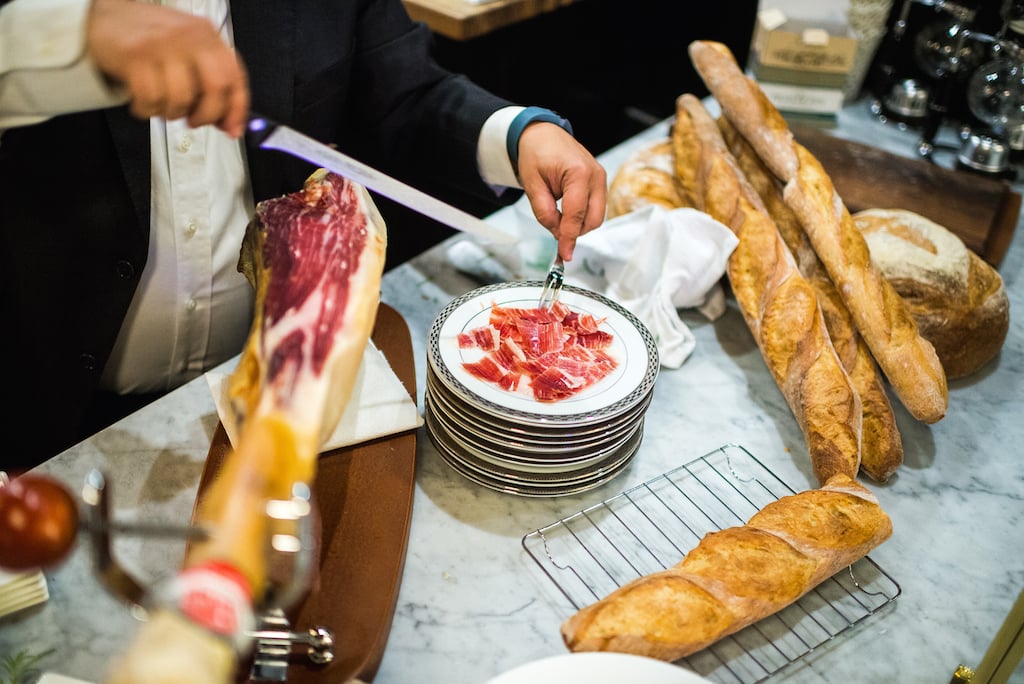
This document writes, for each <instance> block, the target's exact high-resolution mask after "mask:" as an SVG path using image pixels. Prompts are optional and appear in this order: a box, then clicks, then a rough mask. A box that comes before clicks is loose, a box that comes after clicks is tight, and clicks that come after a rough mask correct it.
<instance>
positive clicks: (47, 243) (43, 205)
mask: <svg viewBox="0 0 1024 684" xmlns="http://www.w3.org/2000/svg"><path fill="white" fill-rule="evenodd" d="M232 20H233V27H234V37H235V44H236V46H237V49H238V51H239V53H240V54H241V55H242V57H243V59H244V61H245V64H246V67H247V69H248V71H249V78H250V83H251V88H252V109H253V111H256V112H259V113H261V114H263V115H265V116H268V117H271V118H273V119H275V120H277V121H280V122H281V123H285V124H288V125H290V126H292V127H294V128H297V129H299V130H301V131H303V132H305V133H307V134H309V135H311V136H313V137H315V138H317V139H319V140H322V141H327V142H333V143H336V144H337V145H338V146H339V148H341V149H343V150H346V151H348V152H350V153H351V154H353V155H354V156H357V157H360V158H362V159H363V160H365V161H367V162H369V163H371V164H373V165H375V166H377V167H379V168H381V169H382V170H384V171H387V172H390V173H393V174H395V175H398V176H401V177H404V178H405V179H406V180H408V181H410V182H414V183H416V184H418V185H420V186H421V187H424V189H427V190H428V191H429V190H432V189H433V188H435V187H437V185H436V184H439V183H440V184H449V185H457V186H460V187H461V188H463V189H470V190H473V191H477V192H479V193H487V192H489V191H488V190H487V188H486V186H485V185H484V184H483V182H482V181H481V180H480V178H479V175H478V172H477V168H476V162H475V159H476V157H475V155H476V140H477V135H478V133H479V130H480V127H481V125H482V124H483V121H484V120H485V119H486V117H487V116H488V115H490V114H491V113H492V112H494V111H495V110H496V109H497V108H499V107H501V106H504V105H507V104H509V103H508V102H506V101H504V100H502V99H499V98H497V97H494V96H493V95H490V94H489V93H487V92H485V91H483V90H482V89H479V88H477V87H476V86H474V85H473V84H471V83H470V82H469V81H467V80H466V79H464V78H462V77H459V76H454V75H452V74H450V73H447V72H445V71H443V70H442V69H441V68H439V67H438V66H437V65H436V63H434V62H433V61H432V60H431V59H430V58H429V57H428V55H429V50H430V45H431V40H432V37H431V34H430V32H429V31H428V30H427V29H426V27H424V26H423V25H418V24H414V23H413V22H411V21H410V19H409V17H408V15H407V14H406V13H405V10H404V8H403V6H402V4H401V2H400V0H244V1H240V2H235V3H233V7H232ZM248 162H249V168H250V175H251V179H252V185H253V191H254V195H255V198H256V200H257V201H259V200H260V199H264V198H267V197H272V196H277V195H281V194H284V193H287V192H292V191H294V190H297V189H298V188H299V187H301V185H302V181H303V180H304V179H305V177H306V176H307V175H308V174H309V173H310V171H311V170H312V167H310V166H309V165H307V164H305V163H304V162H299V161H297V160H294V159H291V158H288V157H285V156H284V155H281V154H279V153H272V152H264V151H260V150H255V151H254V150H250V151H249V158H248ZM149 201H150V177H149V128H148V123H147V122H144V121H137V120H134V119H133V118H132V117H131V116H130V115H129V114H128V112H127V110H126V109H125V108H117V109H112V110H106V111H98V112H97V111H94V112H83V113H78V114H72V115H67V116H61V117H57V118H54V119H51V120H49V121H47V122H44V123H42V124H39V125H36V126H29V127H24V128H19V129H12V130H9V131H7V132H6V133H4V136H3V140H2V142H0V307H2V309H0V310H2V313H3V323H2V324H0V325H2V327H3V329H2V332H0V351H2V356H0V358H3V359H6V360H7V366H6V373H5V377H4V383H3V385H4V394H6V397H5V398H6V402H5V405H6V406H7V407H13V408H8V409H7V410H5V411H4V413H3V416H4V419H3V426H2V427H3V451H2V452H0V468H3V467H7V468H11V469H15V468H17V466H18V465H19V464H27V463H33V462H37V461H39V460H42V459H44V458H47V457H49V456H50V455H52V454H53V453H55V452H56V451H58V450H60V449H63V448H65V447H67V446H69V445H70V444H73V443H74V442H75V441H77V440H79V439H81V438H82V437H83V435H82V434H80V433H79V425H80V421H81V419H82V415H83V412H84V411H85V409H86V407H87V405H88V403H89V401H90V398H91V397H92V395H93V392H94V391H95V388H96V385H97V382H98V380H99V377H100V375H101V373H102V370H103V365H104V363H106V360H107V358H108V356H109V354H110V351H111V348H112V346H113V343H114V340H115V339H116V336H117V333H118V330H119V328H120V325H121V322H122V320H123V317H124V315H125V312H126V310H127V308H128V305H129V302H130V301H131V298H132V294H133V293H134V291H135V287H136V285H137V284H138V281H139V276H140V274H141V273H142V270H143V267H144V266H145V263H146V257H147V251H148V247H149V244H148V243H149V227H150V219H149ZM385 219H386V217H385ZM242 228H243V227H240V228H239V232H238V235H239V239H241V234H242ZM400 239H401V237H400V236H394V235H393V236H392V240H400Z"/></svg>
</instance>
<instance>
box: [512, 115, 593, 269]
mask: <svg viewBox="0 0 1024 684" xmlns="http://www.w3.org/2000/svg"><path fill="white" fill-rule="evenodd" d="M519 180H520V181H521V182H522V184H523V189H524V190H525V191H526V196H527V197H528V198H529V200H530V207H531V208H532V209H533V213H534V215H535V216H536V217H537V220H538V221H539V222H540V224H541V225H542V226H544V227H545V228H547V229H548V230H550V231H551V233H552V235H554V236H555V237H556V238H558V253H559V254H561V255H562V258H563V259H565V260H566V261H569V260H570V259H571V258H572V253H573V249H574V248H575V247H576V238H578V237H579V236H580V235H583V234H584V233H586V232H587V231H589V230H592V229H594V228H596V227H598V226H599V225H601V223H602V222H603V221H604V216H605V200H606V194H607V190H608V188H607V177H606V174H605V170H604V167H602V166H601V165H600V164H599V163H598V162H597V160H596V159H594V157H593V156H592V155H591V154H590V153H589V152H588V151H587V150H586V148H584V147H583V146H582V145H580V144H579V143H578V142H577V141H576V139H575V138H573V137H572V136H571V135H569V134H568V133H566V132H565V131H564V130H562V128H561V127H559V126H557V125H555V124H552V123H547V122H537V123H532V124H530V125H529V126H527V127H526V128H525V129H524V130H523V134H522V135H521V136H520V138H519ZM559 199H561V200H562V210H561V211H559V210H558V206H557V205H556V201H557V200H559Z"/></svg>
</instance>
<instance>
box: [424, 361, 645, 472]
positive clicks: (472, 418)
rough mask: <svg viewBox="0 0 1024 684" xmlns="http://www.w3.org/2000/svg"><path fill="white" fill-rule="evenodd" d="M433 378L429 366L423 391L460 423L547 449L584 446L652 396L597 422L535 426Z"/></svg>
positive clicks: (633, 416)
mask: <svg viewBox="0 0 1024 684" xmlns="http://www.w3.org/2000/svg"><path fill="white" fill-rule="evenodd" d="M436 378H437V376H436V375H435V374H434V372H433V371H432V370H431V369H430V368H429V367H428V368H427V382H426V390H425V392H426V393H427V394H429V395H430V396H431V397H433V398H434V399H436V400H437V404H438V407H439V408H444V409H445V411H446V413H448V414H449V415H450V416H452V417H453V418H455V419H457V421H458V422H459V423H460V424H465V425H470V426H472V428H474V429H475V430H477V431H478V432H479V431H484V432H485V433H486V435H487V436H489V437H491V438H497V439H501V440H510V441H512V442H514V443H517V444H518V443H521V444H523V445H524V448H525V445H533V446H535V447H537V449H538V450H539V451H549V452H550V451H551V449H552V447H556V448H559V449H560V448H563V447H569V446H586V445H589V444H592V443H594V442H597V441H600V440H603V439H606V438H607V436H608V435H609V434H610V433H612V432H615V431H616V430H618V429H620V428H622V426H623V425H625V424H626V423H633V422H635V421H636V420H637V419H638V417H639V416H640V414H642V413H644V412H646V411H647V407H648V406H649V405H650V403H651V400H652V398H653V397H654V394H653V392H652V393H649V394H648V395H647V396H646V397H641V399H640V402H639V403H638V404H637V405H636V406H634V407H631V408H629V409H627V410H625V411H624V412H622V413H620V414H618V415H615V416H610V417H607V418H606V419H605V420H603V421H600V422H590V423H588V424H586V425H573V424H569V423H566V424H559V425H554V426H545V427H538V426H533V425H527V424H524V423H520V422H515V421H510V420H502V419H501V418H498V417H496V416H492V415H490V414H488V413H486V412H484V411H479V410H477V409H476V408H474V406H473V405H472V404H471V403H469V402H467V401H464V400H462V399H459V398H458V397H457V396H455V395H454V394H452V392H451V390H449V389H448V388H446V387H445V386H444V384H443V383H442V382H441V381H440V380H437V379H436Z"/></svg>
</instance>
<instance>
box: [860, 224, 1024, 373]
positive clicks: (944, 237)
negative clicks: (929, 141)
mask: <svg viewBox="0 0 1024 684" xmlns="http://www.w3.org/2000/svg"><path fill="white" fill-rule="evenodd" d="M853 218H854V222H855V223H856V225H857V228H859V229H860V231H861V234H862V235H863V236H864V239H865V241H866V242H867V243H868V249H869V250H870V251H871V261H872V263H873V264H874V265H875V266H876V267H877V268H878V269H879V270H880V271H881V272H882V274H883V275H884V276H885V278H886V279H887V280H888V281H889V282H890V283H891V284H892V286H893V288H894V289H895V290H896V292H898V293H899V294H900V296H901V297H902V298H903V300H904V301H905V302H906V303H907V306H908V307H909V309H910V312H911V314H912V315H913V317H914V319H915V320H916V321H917V325H918V328H919V330H920V332H921V335H922V336H923V337H924V338H925V339H926V340H928V341H929V342H931V343H932V346H934V347H935V352H936V353H937V354H938V356H939V360H940V361H941V362H942V367H943V369H944V370H945V371H946V376H947V377H950V378H961V377H964V376H965V375H970V374H971V373H974V372H975V371H977V370H978V369H980V368H981V367H982V366H984V365H985V364H986V363H988V362H989V361H991V360H992V359H993V358H995V356H996V355H997V354H998V353H999V350H1000V348H1001V347H1002V346H1003V341H1004V340H1005V339H1006V333H1007V331H1008V330H1009V327H1010V304H1009V301H1008V300H1007V298H1006V291H1005V290H1004V289H1003V279H1002V277H1001V276H1000V275H999V273H998V271H996V270H995V269H994V268H992V267H991V266H990V265H989V264H987V263H985V261H983V260H982V259H981V257H979V256H978V255H977V254H975V253H974V252H972V251H971V250H969V249H968V248H967V246H966V245H964V243H963V241H962V240H961V239H960V238H959V237H957V236H956V235H955V234H954V233H952V232H951V231H949V230H948V229H947V228H945V227H943V226H940V225H939V224H937V223H935V222H934V221H931V220H929V219H927V218H925V217H924V216H921V215H920V214H915V213H914V212H911V211H907V210H904V209H867V210H864V211H861V212H858V213H856V214H854V215H853Z"/></svg>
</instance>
